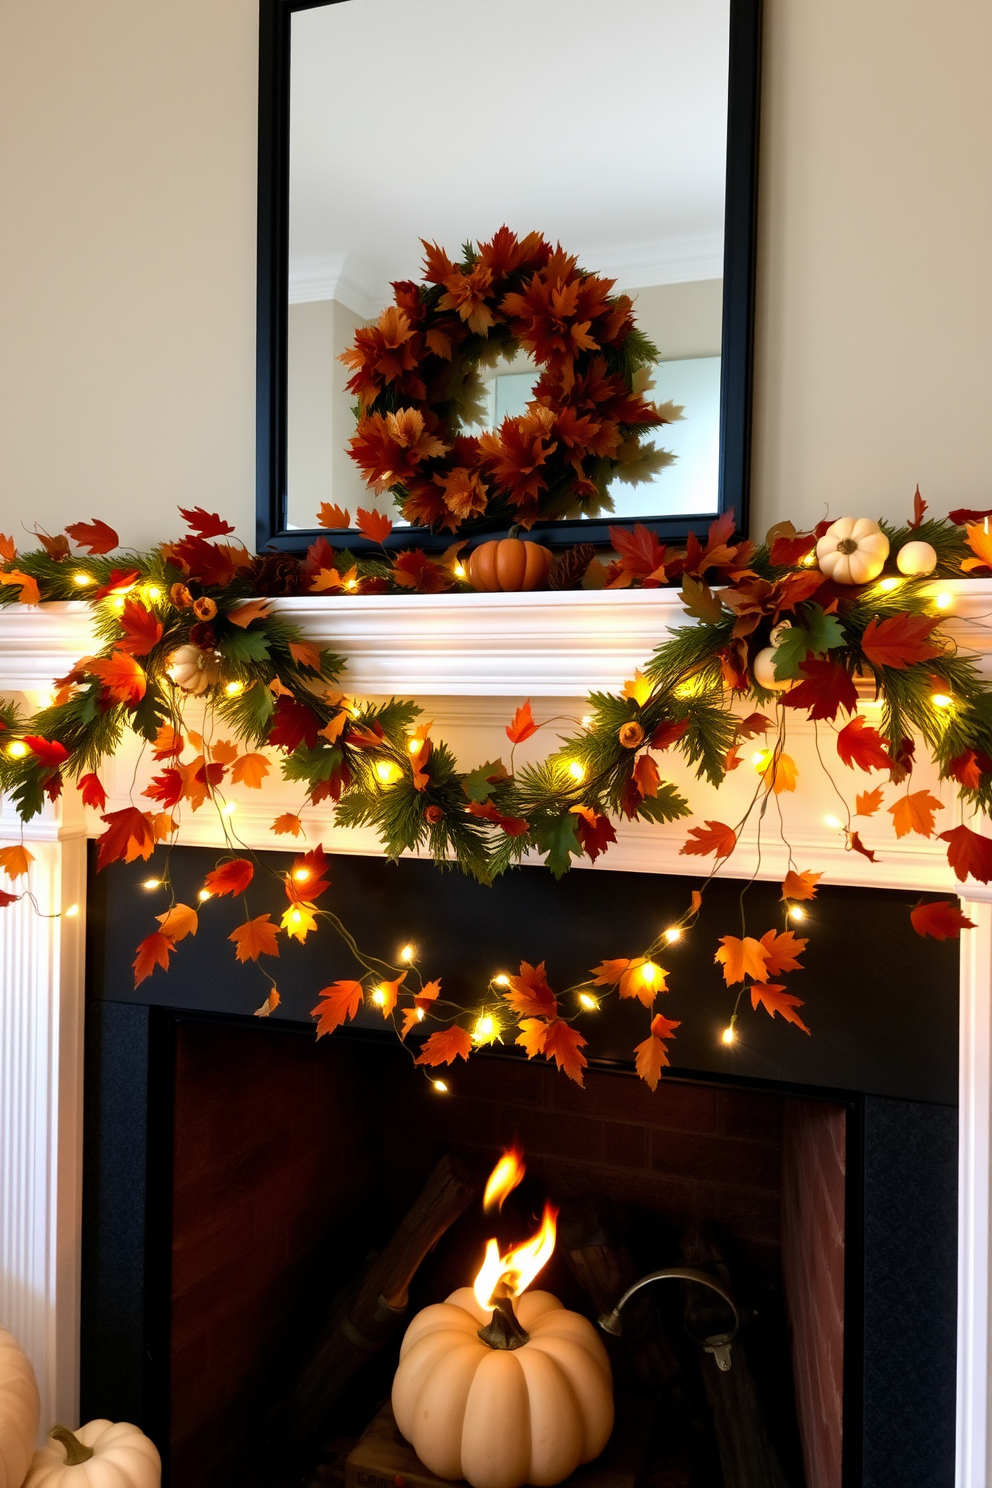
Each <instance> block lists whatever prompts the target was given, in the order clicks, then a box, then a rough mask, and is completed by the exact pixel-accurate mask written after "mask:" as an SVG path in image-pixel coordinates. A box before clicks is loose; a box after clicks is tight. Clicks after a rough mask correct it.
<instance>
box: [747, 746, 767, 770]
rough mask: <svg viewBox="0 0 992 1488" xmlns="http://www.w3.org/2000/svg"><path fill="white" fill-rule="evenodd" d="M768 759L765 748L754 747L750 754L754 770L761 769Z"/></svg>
mask: <svg viewBox="0 0 992 1488" xmlns="http://www.w3.org/2000/svg"><path fill="white" fill-rule="evenodd" d="M770 759H771V755H770V754H769V752H768V750H767V749H756V750H755V752H754V753H753V754H752V756H751V763H752V765H753V766H754V768H755V769H756V770H763V769H764V768H765V766H766V765H767V763H768V761H769V760H770Z"/></svg>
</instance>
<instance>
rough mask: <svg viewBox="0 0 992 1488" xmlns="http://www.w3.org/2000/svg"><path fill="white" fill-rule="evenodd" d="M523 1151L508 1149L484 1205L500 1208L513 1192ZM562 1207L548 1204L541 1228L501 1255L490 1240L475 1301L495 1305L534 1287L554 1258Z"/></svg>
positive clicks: (475, 1285) (520, 1173) (492, 1176)
mask: <svg viewBox="0 0 992 1488" xmlns="http://www.w3.org/2000/svg"><path fill="white" fill-rule="evenodd" d="M525 1171H526V1170H525V1168H524V1161H523V1153H522V1152H521V1151H520V1150H519V1148H516V1147H511V1148H510V1150H509V1151H508V1152H504V1153H503V1156H502V1157H501V1158H500V1160H499V1162H498V1163H497V1164H496V1166H495V1168H494V1169H493V1171H492V1173H491V1174H490V1177H489V1182H488V1183H487V1184H486V1192H485V1196H484V1198H483V1207H484V1208H486V1209H490V1208H491V1207H492V1206H493V1204H497V1205H498V1206H499V1207H500V1208H502V1206H503V1200H504V1199H505V1198H506V1196H507V1194H510V1193H512V1192H513V1190H514V1189H515V1188H516V1186H517V1184H518V1183H519V1182H520V1180H521V1179H522V1178H523V1176H524V1172H525ZM557 1218H558V1210H557V1209H556V1208H555V1206H554V1205H553V1204H545V1206H544V1215H543V1218H542V1220H541V1227H540V1229H539V1230H538V1232H537V1234H536V1235H532V1236H531V1238H530V1239H529V1240H524V1241H523V1242H522V1244H520V1245H515V1246H513V1247H512V1248H511V1249H510V1250H508V1251H507V1252H506V1254H505V1255H500V1250H499V1242H498V1241H497V1240H495V1239H492V1240H489V1241H487V1243H486V1255H485V1259H484V1260H483V1262H482V1265H481V1267H480V1268H479V1271H478V1274H477V1275H476V1278H475V1281H474V1283H473V1288H474V1291H475V1300H476V1301H477V1302H478V1304H479V1306H480V1307H484V1308H487V1309H488V1308H491V1307H492V1306H493V1305H494V1303H495V1302H496V1299H497V1297H500V1296H504V1297H505V1296H510V1297H519V1296H520V1293H521V1292H522V1291H525V1290H526V1288H527V1287H529V1286H530V1284H531V1282H532V1281H533V1280H534V1278H535V1276H537V1274H538V1272H539V1271H540V1270H541V1269H542V1268H543V1267H544V1266H546V1265H547V1263H548V1261H550V1259H551V1257H552V1254H553V1253H554V1248H555V1228H556V1225H555V1222H556V1220H557Z"/></svg>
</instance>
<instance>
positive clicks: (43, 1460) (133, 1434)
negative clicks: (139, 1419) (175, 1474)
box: [24, 1421, 162, 1488]
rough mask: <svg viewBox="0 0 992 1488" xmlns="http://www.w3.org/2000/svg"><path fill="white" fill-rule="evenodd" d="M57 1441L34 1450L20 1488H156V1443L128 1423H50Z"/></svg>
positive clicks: (159, 1474)
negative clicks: (69, 1428)
mask: <svg viewBox="0 0 992 1488" xmlns="http://www.w3.org/2000/svg"><path fill="white" fill-rule="evenodd" d="M52 1434H53V1435H56V1434H57V1440H55V1441H53V1442H50V1443H49V1444H48V1446H46V1447H42V1448H41V1450H40V1451H38V1452H35V1454H34V1461H33V1462H32V1463H31V1471H30V1472H29V1473H28V1475H27V1477H26V1479H25V1480H24V1488H161V1483H162V1462H161V1458H160V1457H159V1455H158V1451H157V1450H156V1447H155V1443H154V1442H152V1441H150V1440H149V1438H148V1437H147V1436H145V1434H144V1432H143V1431H139V1430H138V1428H137V1426H131V1425H130V1424H129V1423H128V1422H127V1421H89V1422H87V1424H86V1425H85V1426H80V1427H79V1430H78V1431H67V1430H66V1429H65V1427H64V1426H53V1428H52Z"/></svg>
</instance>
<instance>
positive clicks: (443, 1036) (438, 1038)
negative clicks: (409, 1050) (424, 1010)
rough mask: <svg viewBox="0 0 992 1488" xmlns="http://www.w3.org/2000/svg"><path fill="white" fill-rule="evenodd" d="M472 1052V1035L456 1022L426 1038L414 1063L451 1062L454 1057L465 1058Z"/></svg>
mask: <svg viewBox="0 0 992 1488" xmlns="http://www.w3.org/2000/svg"><path fill="white" fill-rule="evenodd" d="M471 1052H472V1036H471V1034H470V1033H468V1032H467V1031H466V1030H465V1029H464V1028H460V1027H459V1025H458V1024H457V1023H456V1024H455V1025H454V1026H453V1027H452V1028H442V1029H439V1030H438V1032H437V1033H432V1034H431V1036H430V1038H429V1039H428V1040H427V1042H426V1044H425V1045H424V1047H423V1048H422V1049H421V1051H420V1053H419V1054H418V1055H417V1057H416V1059H415V1060H414V1061H413V1062H414V1064H451V1062H452V1060H455V1059H467V1058H468V1056H469V1055H470V1054H471Z"/></svg>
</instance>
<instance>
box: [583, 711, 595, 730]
mask: <svg viewBox="0 0 992 1488" xmlns="http://www.w3.org/2000/svg"><path fill="white" fill-rule="evenodd" d="M594 722H595V719H594V718H593V716H592V714H591V713H587V714H586V716H585V718H583V720H582V727H583V728H592V726H593V724H594Z"/></svg>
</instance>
